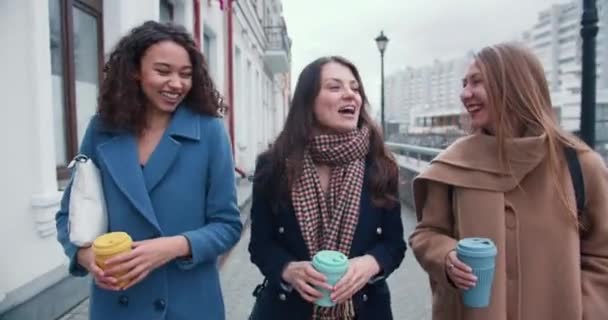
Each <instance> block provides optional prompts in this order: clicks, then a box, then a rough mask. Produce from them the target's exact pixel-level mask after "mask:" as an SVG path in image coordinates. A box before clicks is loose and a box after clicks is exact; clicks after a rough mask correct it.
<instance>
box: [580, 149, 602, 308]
mask: <svg viewBox="0 0 608 320" xmlns="http://www.w3.org/2000/svg"><path fill="white" fill-rule="evenodd" d="M580 157H581V160H582V161H581V163H582V164H583V166H582V167H583V176H584V179H585V190H587V192H586V198H587V199H586V204H585V209H584V211H583V217H584V219H583V221H584V222H583V223H584V228H585V229H584V231H583V232H582V233H581V284H582V296H583V319H585V320H599V319H608V170H607V169H606V166H605V164H604V162H603V160H602V159H601V158H600V156H599V155H598V154H596V153H595V152H587V153H583V154H581V155H580Z"/></svg>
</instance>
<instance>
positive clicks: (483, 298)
mask: <svg viewBox="0 0 608 320" xmlns="http://www.w3.org/2000/svg"><path fill="white" fill-rule="evenodd" d="M456 252H457V255H458V259H459V260H460V261H462V262H464V263H465V264H466V265H468V266H469V267H471V269H473V274H474V275H475V276H476V277H477V284H476V285H475V287H473V288H470V289H468V290H464V292H463V295H462V300H463V301H462V302H463V303H464V305H465V306H468V307H470V308H485V307H487V306H488V305H489V304H490V300H491V295H492V283H493V282H494V270H495V268H496V252H497V251H496V246H495V245H494V242H492V240H490V239H486V238H464V239H462V240H460V241H458V245H457V246H456Z"/></svg>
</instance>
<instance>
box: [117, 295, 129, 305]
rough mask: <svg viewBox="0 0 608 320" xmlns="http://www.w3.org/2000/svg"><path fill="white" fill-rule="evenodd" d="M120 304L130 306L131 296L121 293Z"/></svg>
mask: <svg viewBox="0 0 608 320" xmlns="http://www.w3.org/2000/svg"><path fill="white" fill-rule="evenodd" d="M118 304H119V305H121V306H125V307H126V306H128V305H129V298H128V297H127V296H125V295H121V296H120V297H118Z"/></svg>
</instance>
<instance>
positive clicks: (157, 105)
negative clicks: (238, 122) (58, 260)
mask: <svg viewBox="0 0 608 320" xmlns="http://www.w3.org/2000/svg"><path fill="white" fill-rule="evenodd" d="M218 101H219V99H218V94H217V91H216V90H215V88H214V85H213V83H212V81H211V78H210V77H209V74H208V72H207V68H206V64H205V62H204V59H203V56H202V55H201V53H200V51H199V50H198V49H197V46H196V44H195V42H194V41H193V40H192V38H191V37H190V35H189V34H188V33H187V32H186V31H185V30H184V29H183V28H182V27H177V26H172V25H165V24H159V23H156V22H146V23H144V24H143V25H141V26H139V27H137V28H135V29H133V30H132V31H131V32H130V34H128V35H126V36H125V37H124V38H122V39H121V40H120V42H119V43H118V45H117V46H116V49H115V50H114V52H113V53H112V54H111V56H110V58H109V61H108V62H107V64H106V66H105V78H104V81H103V84H102V87H101V94H100V102H99V108H98V114H97V115H96V116H95V117H94V118H93V119H92V120H91V122H90V124H89V127H88V129H87V132H86V134H85V137H84V140H83V142H82V145H81V150H80V152H81V153H83V154H85V155H87V156H88V157H89V158H90V159H92V160H93V162H94V163H95V164H96V165H97V167H98V168H99V170H100V172H101V180H102V185H103V191H104V195H105V199H106V204H107V211H108V215H109V230H108V231H125V232H127V233H128V234H129V235H130V236H131V237H132V238H133V240H134V243H133V250H132V251H131V252H130V253H127V254H123V255H121V256H118V257H116V258H114V259H112V260H110V261H108V269H106V270H105V271H102V270H101V269H100V268H99V267H98V266H96V265H95V262H94V256H93V253H92V250H91V248H78V247H76V246H74V245H73V244H72V243H70V241H69V236H68V214H69V212H68V207H69V206H68V204H69V201H70V191H69V190H70V189H69V188H68V189H67V190H66V192H65V194H64V197H63V200H62V203H61V209H60V211H59V212H58V213H57V217H56V222H57V230H58V240H59V242H60V243H61V245H62V246H63V248H64V250H65V253H66V255H67V256H68V257H69V258H70V261H71V263H70V273H71V274H73V275H76V276H84V275H86V274H87V273H90V274H91V275H92V277H93V278H94V283H93V285H92V292H91V297H90V298H91V300H90V319H91V320H98V319H112V320H122V319H125V320H127V319H128V320H132V319H171V320H174V319H183V320H187V319H213V320H223V319H224V317H225V316H224V304H223V300H222V292H221V289H220V282H219V276H218V270H217V267H216V264H217V258H218V256H219V255H221V254H222V253H225V252H226V251H228V250H229V249H230V248H231V247H232V246H233V245H234V244H236V242H237V241H238V240H239V238H240V234H241V223H240V219H239V211H238V208H237V202H236V191H235V182H234V167H233V162H232V154H231V148H230V144H229V140H228V137H227V136H226V131H225V130H224V126H223V121H222V120H221V119H220V118H219V117H218V112H219V111H218V110H219V107H220V106H219V105H218V104H219V102H218ZM122 273H126V274H125V275H124V276H117V275H118V274H122ZM122 280H127V281H128V285H126V286H125V287H119V286H118V283H121V282H122Z"/></svg>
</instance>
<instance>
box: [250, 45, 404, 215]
mask: <svg viewBox="0 0 608 320" xmlns="http://www.w3.org/2000/svg"><path fill="white" fill-rule="evenodd" d="M330 62H334V63H339V64H341V65H343V66H345V67H347V68H349V69H350V71H351V72H352V73H353V75H354V76H355V79H357V82H358V83H359V92H360V94H361V99H362V101H363V108H361V113H360V115H359V123H358V127H359V128H360V127H362V126H368V127H369V128H370V148H369V153H368V155H367V160H368V163H369V165H370V171H371V173H370V174H369V177H370V189H371V193H372V201H373V203H374V204H375V205H377V206H379V207H383V208H390V207H393V206H394V205H396V204H398V203H399V199H398V193H399V191H398V188H399V185H398V176H399V169H398V166H397V163H396V162H395V160H394V158H393V156H392V154H391V153H390V152H389V151H388V149H387V148H386V147H385V145H384V141H383V140H382V133H381V131H380V129H379V128H378V126H377V125H376V124H375V123H374V121H373V120H372V118H371V116H370V115H369V113H368V112H367V107H368V105H369V103H368V100H367V96H366V95H365V91H364V90H363V83H362V82H361V77H360V75H359V71H358V70H357V68H356V67H355V65H354V64H352V63H351V62H350V61H348V60H347V59H345V58H343V57H338V56H330V57H322V58H319V59H317V60H315V61H313V62H311V63H310V64H309V65H307V66H306V67H305V68H304V69H303V70H302V72H301V73H300V76H299V77H298V82H297V84H296V88H295V91H294V95H293V101H292V103H291V107H290V108H289V113H288V114H287V119H286V121H285V125H284V127H283V131H281V133H280V134H279V136H278V137H277V139H276V141H275V143H274V144H273V145H272V147H271V148H270V149H269V150H267V151H265V152H264V153H263V154H262V155H260V161H258V168H257V169H256V173H255V177H254V179H255V180H254V181H255V182H256V183H254V185H257V186H256V190H259V191H260V192H262V194H264V196H265V197H268V198H269V199H274V200H279V201H273V202H274V203H275V204H277V203H279V202H281V203H285V200H286V199H288V198H289V194H290V191H291V188H292V184H293V182H294V181H296V180H297V177H299V176H300V174H301V173H302V168H303V157H304V152H305V150H306V148H307V147H308V145H309V143H310V139H311V137H312V136H313V128H314V126H315V124H316V123H317V120H316V118H315V115H314V112H313V108H314V104H315V100H316V98H317V96H318V95H319V91H320V90H321V71H322V69H323V66H325V65H326V64H328V63H330Z"/></svg>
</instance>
